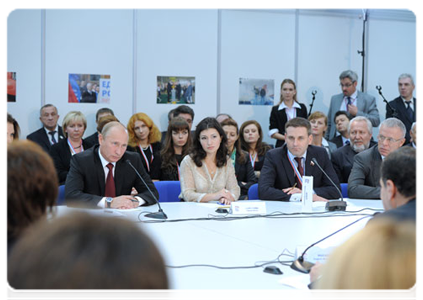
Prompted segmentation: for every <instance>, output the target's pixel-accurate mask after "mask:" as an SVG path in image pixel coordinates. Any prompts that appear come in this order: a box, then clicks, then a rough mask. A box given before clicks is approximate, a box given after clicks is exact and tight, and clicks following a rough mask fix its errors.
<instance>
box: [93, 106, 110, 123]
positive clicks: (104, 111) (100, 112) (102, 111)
mask: <svg viewBox="0 0 423 300" xmlns="http://www.w3.org/2000/svg"><path fill="white" fill-rule="evenodd" d="M104 113H109V114H111V115H112V116H114V115H115V114H114V113H113V110H111V109H110V108H107V107H103V108H100V109H99V110H97V113H96V114H95V120H96V121H98V116H99V115H101V114H104Z"/></svg>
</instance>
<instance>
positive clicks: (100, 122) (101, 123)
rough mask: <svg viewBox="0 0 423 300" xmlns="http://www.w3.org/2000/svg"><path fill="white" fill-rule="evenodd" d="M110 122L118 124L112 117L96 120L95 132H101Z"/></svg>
mask: <svg viewBox="0 0 423 300" xmlns="http://www.w3.org/2000/svg"><path fill="white" fill-rule="evenodd" d="M110 122H119V120H118V119H117V118H116V117H115V116H114V115H109V116H104V117H101V118H100V120H98V125H97V132H101V131H102V130H103V127H104V126H105V125H106V124H107V123H110Z"/></svg>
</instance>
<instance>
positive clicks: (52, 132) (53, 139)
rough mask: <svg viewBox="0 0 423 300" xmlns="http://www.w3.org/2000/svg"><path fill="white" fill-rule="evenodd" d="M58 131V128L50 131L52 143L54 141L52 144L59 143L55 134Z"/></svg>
mask: <svg viewBox="0 0 423 300" xmlns="http://www.w3.org/2000/svg"><path fill="white" fill-rule="evenodd" d="M56 132H57V131H56V130H55V131H49V132H48V134H49V135H51V143H52V145H54V144H56V143H57V141H56V139H55V138H54V135H55V134H56Z"/></svg>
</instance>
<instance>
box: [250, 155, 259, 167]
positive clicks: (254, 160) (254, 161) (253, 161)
mask: <svg viewBox="0 0 423 300" xmlns="http://www.w3.org/2000/svg"><path fill="white" fill-rule="evenodd" d="M249 155H250V160H251V165H252V166H253V169H254V165H255V164H256V158H257V152H256V155H254V158H253V157H252V156H251V153H250V154H249Z"/></svg>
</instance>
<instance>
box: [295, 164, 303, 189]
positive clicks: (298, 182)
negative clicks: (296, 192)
mask: <svg viewBox="0 0 423 300" xmlns="http://www.w3.org/2000/svg"><path fill="white" fill-rule="evenodd" d="M294 159H295V160H296V161H297V163H298V172H300V175H301V177H303V176H304V169H303V164H302V160H303V158H302V157H295V158H294ZM295 180H296V181H297V186H298V188H299V189H302V187H303V185H302V184H301V182H300V180H298V178H297V177H295Z"/></svg>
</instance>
